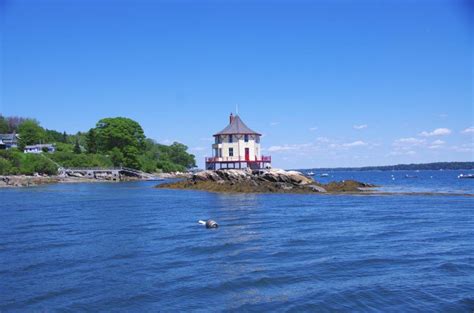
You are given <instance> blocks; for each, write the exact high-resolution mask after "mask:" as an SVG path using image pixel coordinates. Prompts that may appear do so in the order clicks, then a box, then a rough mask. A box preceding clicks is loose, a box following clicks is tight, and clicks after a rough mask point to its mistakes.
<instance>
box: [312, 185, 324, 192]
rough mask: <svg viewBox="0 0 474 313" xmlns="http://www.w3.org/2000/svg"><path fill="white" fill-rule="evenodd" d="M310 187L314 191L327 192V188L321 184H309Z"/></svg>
mask: <svg viewBox="0 0 474 313" xmlns="http://www.w3.org/2000/svg"><path fill="white" fill-rule="evenodd" d="M308 188H310V189H311V190H312V191H314V192H323V193H324V192H327V191H326V189H324V188H323V187H321V186H317V185H309V186H308Z"/></svg>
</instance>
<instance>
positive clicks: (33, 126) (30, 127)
mask: <svg viewBox="0 0 474 313" xmlns="http://www.w3.org/2000/svg"><path fill="white" fill-rule="evenodd" d="M18 132H19V135H20V140H19V142H18V146H19V148H20V149H21V150H23V149H24V148H25V146H26V145H32V144H37V143H40V141H41V140H44V138H45V131H44V129H43V128H42V127H41V126H40V125H39V123H38V122H37V121H35V120H26V121H24V122H23V123H21V124H20V126H18Z"/></svg>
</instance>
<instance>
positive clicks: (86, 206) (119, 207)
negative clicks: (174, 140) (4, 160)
mask: <svg viewBox="0 0 474 313" xmlns="http://www.w3.org/2000/svg"><path fill="white" fill-rule="evenodd" d="M461 173H465V174H466V173H468V171H420V172H415V171H410V172H403V171H395V172H328V173H327V174H328V176H327V177H318V176H316V179H319V180H321V181H323V182H326V181H330V180H342V179H356V180H360V181H364V182H368V183H373V184H376V185H378V186H380V187H378V189H379V190H380V191H384V192H401V193H407V192H416V193H417V194H414V195H406V194H393V195H386V194H385V195H371V196H361V195H288V194H256V195H254V194H252V195H249V194H246V195H244V194H240V195H235V194H214V193H208V192H200V191H180V190H164V189H155V188H153V186H154V185H155V184H156V182H130V183H84V184H57V185H48V186H40V187H32V188H23V189H3V190H0V199H1V200H0V312H31V311H33V312H38V311H40V312H43V311H67V312H77V311H90V312H97V311H106V312H171V311H178V312H187V311H195V312H220V311H235V312H267V311H268V312H315V311H317V312H333V311H343V312H473V310H474V197H472V196H466V195H460V194H470V195H473V194H474V179H458V178H457V176H458V175H459V174H461ZM318 174H321V173H317V175H318ZM325 174H326V173H325ZM431 192H435V193H439V194H434V195H433V194H429V193H431ZM207 218H212V219H214V220H216V221H217V222H218V223H219V224H220V227H219V228H218V229H216V230H207V229H205V228H204V227H203V226H201V225H199V224H198V223H197V221H198V220H200V219H207Z"/></svg>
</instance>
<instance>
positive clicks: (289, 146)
mask: <svg viewBox="0 0 474 313" xmlns="http://www.w3.org/2000/svg"><path fill="white" fill-rule="evenodd" d="M311 146H312V144H310V143H303V144H285V145H280V146H271V147H270V148H268V149H267V151H269V152H282V151H295V150H300V149H303V148H308V147H311Z"/></svg>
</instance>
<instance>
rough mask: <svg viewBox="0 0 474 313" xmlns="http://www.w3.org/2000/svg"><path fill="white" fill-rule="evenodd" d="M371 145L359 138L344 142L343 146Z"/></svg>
mask: <svg viewBox="0 0 474 313" xmlns="http://www.w3.org/2000/svg"><path fill="white" fill-rule="evenodd" d="M367 145H369V144H368V143H367V142H364V141H362V140H357V141H354V142H349V143H343V144H342V146H343V147H346V148H352V147H364V146H367Z"/></svg>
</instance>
